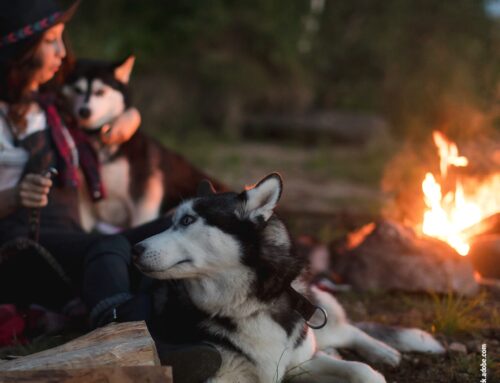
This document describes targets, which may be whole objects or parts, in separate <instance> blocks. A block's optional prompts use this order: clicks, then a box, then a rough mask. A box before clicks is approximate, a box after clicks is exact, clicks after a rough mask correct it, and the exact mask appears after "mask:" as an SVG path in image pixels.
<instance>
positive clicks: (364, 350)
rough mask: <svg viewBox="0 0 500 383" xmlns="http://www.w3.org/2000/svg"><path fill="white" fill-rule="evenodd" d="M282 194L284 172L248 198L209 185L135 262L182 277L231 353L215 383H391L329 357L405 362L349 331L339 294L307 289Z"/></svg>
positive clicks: (206, 330) (406, 344)
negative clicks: (305, 301) (307, 305)
mask: <svg viewBox="0 0 500 383" xmlns="http://www.w3.org/2000/svg"><path fill="white" fill-rule="evenodd" d="M281 192H282V181H281V177H280V176H279V175H278V174H271V175H269V176H268V177H266V178H264V179H263V180H262V181H260V182H259V183H258V184H256V185H255V186H253V187H251V188H247V190H245V191H243V192H242V193H240V194H237V193H220V194H215V192H214V191H213V188H212V187H211V186H210V184H205V187H204V188H203V191H202V192H201V193H200V194H199V197H197V198H195V199H192V200H189V201H186V202H184V203H182V204H181V205H180V206H179V207H178V208H177V210H176V212H175V216H174V219H173V225H172V226H171V227H170V228H169V229H168V230H166V231H164V232H162V233H160V234H157V235H155V236H153V237H150V238H148V239H146V240H144V241H142V242H140V243H139V244H137V245H136V246H135V247H134V259H135V263H136V265H137V266H138V268H139V269H140V270H141V271H142V272H143V273H145V274H147V275H149V276H150V277H152V278H155V279H159V280H166V279H179V280H182V281H181V283H182V284H183V286H184V291H185V292H187V295H188V297H189V300H190V301H191V304H192V305H193V306H194V308H195V311H196V313H197V314H196V316H197V318H199V321H198V322H197V323H196V326H197V328H198V330H201V332H202V334H203V336H204V337H205V339H206V340H207V341H209V342H211V343H212V344H213V345H214V346H215V347H217V348H218V350H219V351H220V352H221V355H222V359H223V362H222V366H221V368H220V370H219V372H218V374H217V375H216V376H215V377H214V378H213V380H211V382H217V383H225V382H227V383H237V382H239V383H247V382H248V383H250V382H252V383H256V382H261V383H272V382H281V381H282V380H283V379H284V378H287V379H291V381H293V382H356V383H379V382H385V379H384V377H383V376H382V375H381V374H380V373H378V372H377V371H375V370H373V369H372V368H371V367H370V366H368V365H367V364H364V363H361V362H353V361H344V360H341V359H339V358H335V357H332V356H330V355H327V354H326V353H325V352H322V351H321V350H325V349H328V348H342V347H345V348H353V349H355V350H356V351H358V352H359V353H360V354H362V355H363V356H364V357H365V358H366V359H367V360H369V361H373V362H385V363H388V364H390V365H393V366H395V365H397V364H398V363H399V361H400V357H401V356H400V353H399V352H398V351H397V350H396V349H394V348H393V347H391V346H389V345H387V344H385V343H383V342H381V341H379V340H376V339H374V338H372V337H371V336H369V335H368V334H366V333H365V332H363V331H361V330H360V329H358V328H356V327H354V326H352V325H351V324H349V322H348V321H347V319H346V316H345V313H344V311H343V309H342V308H341V306H340V305H339V303H338V302H337V301H336V300H335V299H334V298H333V297H332V296H331V295H330V294H328V293H326V292H323V291H321V290H319V289H318V288H316V287H314V286H311V285H307V283H304V280H303V278H302V277H303V270H304V263H305V262H306V261H305V260H303V259H300V258H299V257H298V256H297V255H296V254H295V253H294V251H293V246H292V243H291V240H290V236H289V234H288V231H287V229H286V228H285V225H284V224H283V223H282V221H280V219H279V218H278V217H277V216H276V215H275V214H274V209H275V207H276V204H277V203H278V200H279V198H280V195H281ZM297 292H298V293H299V294H301V295H299V294H297ZM302 294H303V295H306V296H308V297H309V298H310V299H312V300H313V302H314V303H315V304H317V305H320V306H322V307H323V308H324V309H325V310H326V312H327V313H328V323H327V325H326V326H325V327H323V328H322V329H319V330H312V329H311V328H310V327H308V325H307V323H306V320H305V319H304V318H303V316H302V315H301V313H300V312H301V310H298V309H297V307H298V306H297V302H296V301H297V299H299V300H300V298H297V296H302ZM168 314H169V315H170V316H175V315H179V313H172V312H171V313H168ZM188 319H189V318H184V319H183V320H186V321H187V320H188ZM174 331H175V330H174ZM393 335H396V336H395V337H394V344H395V346H400V348H401V349H403V350H419V351H428V352H440V351H442V348H441V346H440V345H439V343H437V342H436V341H435V340H434V339H433V338H432V337H431V336H430V335H429V334H426V333H424V332H422V331H420V330H416V329H413V330H401V331H393Z"/></svg>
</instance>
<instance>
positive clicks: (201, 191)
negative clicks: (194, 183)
mask: <svg viewBox="0 0 500 383" xmlns="http://www.w3.org/2000/svg"><path fill="white" fill-rule="evenodd" d="M214 194H217V192H216V191H215V188H214V185H212V183H211V182H210V181H209V180H203V181H201V182H200V183H199V184H198V190H197V193H196V195H197V196H198V197H209V196H211V195H214Z"/></svg>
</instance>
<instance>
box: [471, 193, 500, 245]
mask: <svg viewBox="0 0 500 383" xmlns="http://www.w3.org/2000/svg"><path fill="white" fill-rule="evenodd" d="M499 192H500V191H499ZM462 234H463V235H464V236H465V237H466V238H474V237H478V236H482V235H489V234H498V235H500V212H499V213H496V214H493V215H490V216H489V217H486V218H485V219H483V220H482V221H480V222H478V223H476V224H475V225H472V226H469V227H468V228H466V229H464V230H462Z"/></svg>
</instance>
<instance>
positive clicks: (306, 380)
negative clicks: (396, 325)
mask: <svg viewBox="0 0 500 383" xmlns="http://www.w3.org/2000/svg"><path fill="white" fill-rule="evenodd" d="M294 375H295V376H294ZM288 378H289V381H290V382H292V383H312V382H314V383H340V382H342V383H386V380H385V378H384V377H383V376H382V375H381V374H380V373H379V372H377V371H375V370H374V369H372V368H371V367H370V366H368V365H367V364H364V363H361V362H349V361H345V360H339V359H334V358H332V357H330V356H328V355H326V354H325V353H323V352H318V353H316V355H315V356H314V357H313V358H312V359H310V360H309V361H307V362H305V363H303V364H302V365H301V366H300V369H299V370H298V372H297V373H296V374H293V373H291V374H289V375H288Z"/></svg>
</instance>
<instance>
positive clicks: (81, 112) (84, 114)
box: [78, 106, 90, 119]
mask: <svg viewBox="0 0 500 383" xmlns="http://www.w3.org/2000/svg"><path fill="white" fill-rule="evenodd" d="M78 114H79V116H80V117H81V118H84V119H87V118H89V117H90V109H89V108H87V107H86V106H84V107H82V108H80V109H79V110H78Z"/></svg>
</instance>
